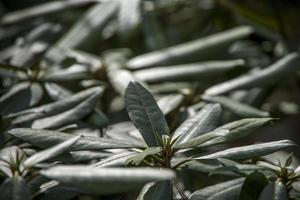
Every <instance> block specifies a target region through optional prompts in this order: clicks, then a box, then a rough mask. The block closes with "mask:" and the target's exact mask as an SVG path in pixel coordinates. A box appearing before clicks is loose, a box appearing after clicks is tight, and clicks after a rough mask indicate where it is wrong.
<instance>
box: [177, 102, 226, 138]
mask: <svg viewBox="0 0 300 200" xmlns="http://www.w3.org/2000/svg"><path fill="white" fill-rule="evenodd" d="M221 112H222V109H221V106H220V105H219V104H208V105H205V106H204V107H203V108H202V109H201V111H200V112H198V113H197V114H196V115H195V116H192V117H190V118H188V119H187V120H185V121H184V122H183V123H182V124H181V125H180V126H179V127H178V128H177V129H176V130H175V132H174V134H173V136H172V138H173V139H175V138H178V139H177V140H176V142H175V143H176V144H180V143H183V142H185V141H189V140H190V139H192V138H195V137H197V136H199V135H201V134H203V133H207V132H210V131H212V130H214V129H215V128H216V127H217V125H218V124H219V121H220V116H221Z"/></svg>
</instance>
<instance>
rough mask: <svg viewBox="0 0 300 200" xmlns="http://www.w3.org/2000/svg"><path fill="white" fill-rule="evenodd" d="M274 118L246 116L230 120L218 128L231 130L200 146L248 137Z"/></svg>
mask: <svg viewBox="0 0 300 200" xmlns="http://www.w3.org/2000/svg"><path fill="white" fill-rule="evenodd" d="M272 120H274V119H273V118H246V119H241V120H237V121H234V122H230V123H228V124H225V125H223V126H220V127H218V128H217V129H216V131H218V130H229V131H228V132H227V133H226V134H224V135H222V136H220V137H216V138H214V139H212V140H209V141H207V142H205V143H203V144H201V145H200V146H202V147H205V146H211V145H215V144H220V143H224V142H231V141H234V140H236V139H239V138H242V137H246V136H247V135H249V134H250V133H251V132H254V131H255V130H256V129H258V128H260V127H262V126H263V125H264V124H265V123H267V122H269V121H272Z"/></svg>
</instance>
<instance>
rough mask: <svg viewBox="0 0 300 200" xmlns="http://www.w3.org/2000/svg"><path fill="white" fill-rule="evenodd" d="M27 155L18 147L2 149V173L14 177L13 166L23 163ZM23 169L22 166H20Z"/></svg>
mask: <svg viewBox="0 0 300 200" xmlns="http://www.w3.org/2000/svg"><path fill="white" fill-rule="evenodd" d="M26 157H27V156H26V154H25V153H24V151H23V150H22V149H20V148H19V147H17V146H10V147H6V148H3V149H1V151H0V171H1V172H2V173H3V174H5V175H6V176H8V177H13V175H14V174H13V172H12V170H11V165H15V164H16V163H23V161H24V160H25V159H26ZM18 167H20V169H22V165H20V166H18Z"/></svg>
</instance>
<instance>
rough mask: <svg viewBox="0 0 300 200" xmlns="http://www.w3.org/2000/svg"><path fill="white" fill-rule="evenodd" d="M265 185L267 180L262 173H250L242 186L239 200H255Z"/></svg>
mask: <svg viewBox="0 0 300 200" xmlns="http://www.w3.org/2000/svg"><path fill="white" fill-rule="evenodd" d="M267 184H268V179H267V178H266V177H265V175H264V174H263V173H261V172H259V171H255V172H253V173H251V174H250V175H249V176H247V178H246V180H245V182H244V184H243V186H242V190H241V193H240V198H239V200H257V199H258V198H259V195H260V193H261V192H262V190H263V189H264V187H265V186H266V185H267Z"/></svg>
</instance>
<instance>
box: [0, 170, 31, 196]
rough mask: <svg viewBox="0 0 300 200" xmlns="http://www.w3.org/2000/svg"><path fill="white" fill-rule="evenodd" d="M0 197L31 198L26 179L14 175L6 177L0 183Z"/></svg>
mask: <svg viewBox="0 0 300 200" xmlns="http://www.w3.org/2000/svg"><path fill="white" fill-rule="evenodd" d="M0 199H3V200H4V199H5V200H31V199H32V198H31V194H30V190H29V187H28V184H27V183H26V181H25V180H24V179H23V178H22V177H20V176H15V177H12V178H6V179H5V180H4V181H3V182H2V184H1V185H0Z"/></svg>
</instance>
